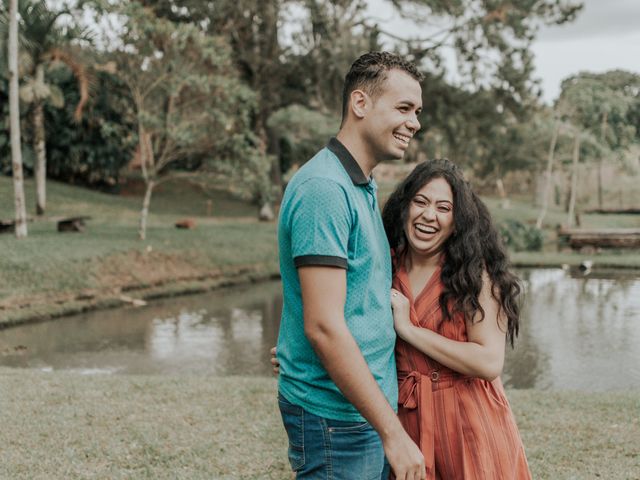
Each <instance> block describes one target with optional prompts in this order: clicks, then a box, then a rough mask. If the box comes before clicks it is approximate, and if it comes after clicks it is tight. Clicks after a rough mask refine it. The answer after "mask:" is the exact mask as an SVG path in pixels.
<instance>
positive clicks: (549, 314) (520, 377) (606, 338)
mask: <svg viewBox="0 0 640 480" xmlns="http://www.w3.org/2000/svg"><path fill="white" fill-rule="evenodd" d="M519 273H520V275H521V278H522V279H523V280H524V282H525V287H526V292H527V293H526V299H525V303H524V306H523V319H522V329H521V334H520V337H519V338H518V342H517V344H516V348H515V350H513V351H509V352H508V354H507V360H506V365H505V372H504V375H503V379H504V381H505V383H506V384H507V385H510V386H513V387H516V388H537V389H576V390H589V391H605V390H610V389H628V388H638V387H640V278H639V276H638V274H637V273H635V274H623V273H622V272H616V273H615V274H614V273H613V272H609V274H608V278H602V276H600V277H593V276H591V275H589V276H587V277H582V276H580V275H579V274H574V275H572V274H571V273H569V272H564V271H562V270H560V269H535V270H523V271H521V272H519ZM614 275H615V277H614Z"/></svg>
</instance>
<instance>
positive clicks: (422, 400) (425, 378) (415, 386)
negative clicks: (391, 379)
mask: <svg viewBox="0 0 640 480" xmlns="http://www.w3.org/2000/svg"><path fill="white" fill-rule="evenodd" d="M435 373H437V372H435ZM398 379H399V380H400V384H399V386H398V403H400V404H401V405H402V406H403V407H404V408H407V409H409V410H413V409H416V408H417V409H418V418H419V419H420V425H419V429H420V441H419V444H418V446H419V447H420V451H422V454H423V455H424V463H425V466H426V467H427V478H432V475H433V472H434V464H435V453H434V440H435V439H434V425H433V393H432V390H431V389H432V387H431V380H432V379H431V376H430V375H425V374H421V373H420V372H417V371H415V370H414V371H413V372H410V373H407V374H406V376H405V375H403V373H402V372H398ZM424 409H427V411H426V412H425V411H424Z"/></svg>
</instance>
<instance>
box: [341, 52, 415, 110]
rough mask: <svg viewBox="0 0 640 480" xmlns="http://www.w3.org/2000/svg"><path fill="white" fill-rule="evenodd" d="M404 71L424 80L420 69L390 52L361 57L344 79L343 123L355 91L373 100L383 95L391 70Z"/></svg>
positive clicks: (373, 53)
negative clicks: (385, 82)
mask: <svg viewBox="0 0 640 480" xmlns="http://www.w3.org/2000/svg"><path fill="white" fill-rule="evenodd" d="M394 69H397V70H402V71H403V72H406V73H408V74H409V75H411V76H412V77H413V78H415V79H416V80H417V81H418V82H421V81H422V80H424V75H422V74H421V73H420V71H419V70H418V67H416V66H415V65H414V64H413V63H411V62H409V61H408V60H405V59H403V58H402V57H400V56H398V55H396V54H394V53H389V52H369V53H365V54H364V55H362V56H360V57H359V58H358V59H357V60H356V61H355V62H353V65H351V69H350V70H349V73H347V75H346V77H345V79H344V89H343V90H342V122H344V121H345V120H346V118H347V111H348V108H349V97H350V95H351V92H353V91H354V90H358V89H361V90H364V91H365V92H366V93H367V94H369V95H370V96H371V97H372V98H376V97H377V96H378V95H380V94H381V93H382V86H383V84H384V81H385V80H386V79H387V72H389V71H390V70H394Z"/></svg>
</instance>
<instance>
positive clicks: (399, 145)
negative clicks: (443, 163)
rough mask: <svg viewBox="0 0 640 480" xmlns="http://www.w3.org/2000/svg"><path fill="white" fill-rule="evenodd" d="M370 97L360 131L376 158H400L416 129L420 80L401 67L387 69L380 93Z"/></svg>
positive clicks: (420, 107) (420, 102) (380, 159)
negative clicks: (375, 96) (398, 68)
mask: <svg viewBox="0 0 640 480" xmlns="http://www.w3.org/2000/svg"><path fill="white" fill-rule="evenodd" d="M370 101H371V104H370V106H369V108H368V109H367V113H366V115H365V117H364V118H363V119H362V124H361V127H362V130H361V131H362V134H363V136H364V137H365V141H366V142H367V145H368V146H369V149H370V152H371V154H372V155H373V157H374V158H375V160H376V161H377V162H381V161H383V160H398V159H401V158H403V157H404V153H405V151H406V150H407V148H408V147H409V142H410V141H411V138H412V137H413V136H414V135H415V133H416V132H417V131H418V130H419V129H420V122H418V115H419V114H420V112H421V111H422V89H421V88H420V83H419V82H418V81H417V80H415V79H414V78H413V77H411V75H409V74H408V73H406V72H404V71H402V70H390V71H389V72H387V79H386V80H385V82H384V84H383V87H382V93H380V95H379V96H378V97H377V98H371V99H370Z"/></svg>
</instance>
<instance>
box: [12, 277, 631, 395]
mask: <svg viewBox="0 0 640 480" xmlns="http://www.w3.org/2000/svg"><path fill="white" fill-rule="evenodd" d="M518 274H519V275H520V276H521V278H522V279H523V280H524V283H525V288H526V292H527V293H526V298H525V303H524V307H523V317H522V320H521V324H522V325H521V330H520V336H519V338H518V340H517V341H516V348H515V349H514V350H511V349H509V350H508V353H507V359H506V363H505V370H504V373H503V380H504V382H505V384H506V385H507V386H510V387H513V388H535V389H541V390H584V391H605V390H610V389H616V390H626V389H637V388H640V273H638V272H635V273H633V272H622V271H612V272H606V273H605V274H598V275H597V276H596V275H594V274H591V275H589V276H586V277H582V275H581V274H580V273H577V272H576V273H575V274H572V273H571V272H568V271H563V270H561V269H527V270H520V271H518ZM281 303H282V297H281V292H280V283H279V282H277V281H273V282H265V283H261V284H254V285H249V286H244V287H238V288H229V289H224V290H219V291H216V292H210V293H207V294H200V295H192V296H182V297H175V298H169V299H164V300H158V301H154V302H151V303H150V304H149V305H148V306H146V307H141V308H134V307H131V308H122V309H117V310H104V311H97V312H91V313H87V314H82V315H76V316H72V317H67V318H63V319H58V320H56V321H52V322H45V323H39V324H33V325H23V326H18V327H13V328H9V329H6V330H1V331H0V365H3V366H7V367H14V368H35V369H41V370H44V371H53V370H66V371H75V372H78V373H79V374H100V373H105V374H136V373H151V374H190V373H197V374H202V373H204V374H212V375H271V368H270V364H269V353H268V352H269V348H270V347H271V346H273V345H275V342H276V338H277V333H278V324H279V320H280V313H281Z"/></svg>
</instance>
